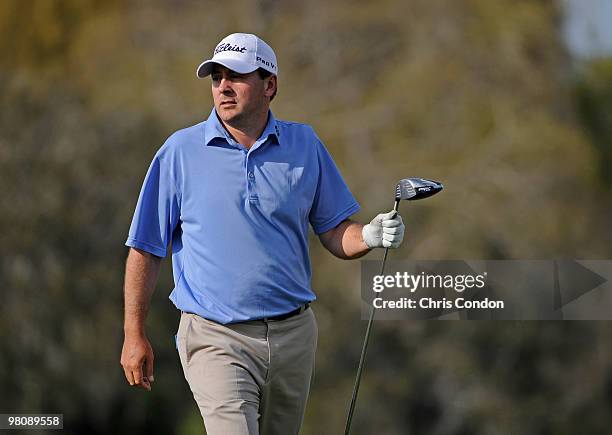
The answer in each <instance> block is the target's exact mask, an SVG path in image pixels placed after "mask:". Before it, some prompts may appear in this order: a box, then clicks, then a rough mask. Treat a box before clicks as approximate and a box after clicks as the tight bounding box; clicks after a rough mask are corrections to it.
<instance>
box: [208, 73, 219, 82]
mask: <svg viewBox="0 0 612 435" xmlns="http://www.w3.org/2000/svg"><path fill="white" fill-rule="evenodd" d="M210 77H211V78H212V81H213V82H218V81H219V80H221V76H220V75H219V74H213V75H211V76H210Z"/></svg>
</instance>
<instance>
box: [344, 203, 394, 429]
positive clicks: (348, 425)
mask: <svg viewBox="0 0 612 435" xmlns="http://www.w3.org/2000/svg"><path fill="white" fill-rule="evenodd" d="M399 203H400V201H399V199H398V200H396V201H395V205H394V206H393V211H395V212H397V210H398V208H399ZM387 255H389V248H385V253H384V255H383V260H382V265H381V267H380V275H384V274H385V264H386V263H387ZM374 314H376V307H375V306H374V304H372V307H371V310H370V319H369V320H368V326H367V328H366V333H365V338H364V339H363V347H362V348H361V356H360V357H359V366H358V367H357V376H356V377H355V385H354V386H353V396H352V397H351V405H350V407H349V412H348V416H347V418H346V426H345V428H344V435H349V432H350V431H351V422H352V421H353V413H354V412H355V404H356V403H357V394H358V393H359V384H361V373H362V372H363V366H364V363H365V358H366V354H367V352H368V343H369V342H370V333H371V332H372V324H373V323H374Z"/></svg>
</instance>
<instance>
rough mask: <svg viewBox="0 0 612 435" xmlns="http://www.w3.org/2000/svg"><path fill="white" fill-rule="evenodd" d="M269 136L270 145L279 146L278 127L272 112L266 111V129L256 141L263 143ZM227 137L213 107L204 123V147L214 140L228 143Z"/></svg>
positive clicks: (227, 134)
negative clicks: (223, 140) (222, 140)
mask: <svg viewBox="0 0 612 435" xmlns="http://www.w3.org/2000/svg"><path fill="white" fill-rule="evenodd" d="M270 136H272V143H276V144H277V145H280V136H281V135H280V127H279V126H278V123H277V122H276V118H274V115H273V114H272V111H271V110H268V123H267V124H266V128H264V130H263V132H262V133H261V136H260V137H259V139H258V141H260V140H261V142H262V143H263V142H265V141H266V140H267V139H268V138H270ZM229 137H230V136H229V133H228V132H227V130H225V127H223V124H221V121H220V120H219V117H218V116H217V112H216V111H215V108H214V107H213V109H212V111H211V112H210V115H209V116H208V119H207V120H206V122H205V123H204V145H208V144H209V143H210V142H211V141H212V140H213V139H215V138H221V139H225V140H226V141H228V142H229V140H228V139H229ZM262 139H263V140H262Z"/></svg>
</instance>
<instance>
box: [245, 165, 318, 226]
mask: <svg viewBox="0 0 612 435" xmlns="http://www.w3.org/2000/svg"><path fill="white" fill-rule="evenodd" d="M254 175H255V177H254V180H253V188H254V189H253V191H254V192H255V193H256V195H257V196H258V198H259V203H260V206H261V207H262V209H263V210H262V211H264V212H265V213H266V214H270V215H276V216H282V215H290V216H295V215H296V214H299V215H304V213H306V214H307V212H308V210H309V209H310V205H311V204H312V198H313V196H314V189H313V188H312V187H311V186H310V185H311V184H312V183H311V182H309V180H308V177H307V176H306V174H305V171H304V167H303V166H296V165H292V164H291V163H287V162H271V161H267V162H263V163H262V164H261V165H260V166H259V167H257V168H256V170H255V171H254ZM315 189H316V184H315Z"/></svg>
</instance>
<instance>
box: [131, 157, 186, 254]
mask: <svg viewBox="0 0 612 435" xmlns="http://www.w3.org/2000/svg"><path fill="white" fill-rule="evenodd" d="M179 216H180V197H179V192H177V189H176V183H175V180H174V178H173V177H172V174H171V171H170V169H169V167H168V165H167V162H165V161H164V160H163V159H162V158H161V157H160V156H159V154H157V155H156V156H155V157H154V159H153V161H152V162H151V165H150V166H149V170H148V171H147V175H146V177H145V180H144V183H143V185H142V189H141V190H140V196H139V197H138V202H137V204H136V211H135V212H134V217H133V218H132V224H131V226H130V231H129V235H128V239H127V241H126V243H125V244H126V246H130V247H132V248H138V249H142V250H144V251H147V252H149V253H151V254H153V255H156V256H158V257H165V256H166V253H167V247H168V244H169V242H170V239H171V237H172V232H173V231H174V229H175V227H176V225H177V224H178V221H179Z"/></svg>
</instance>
